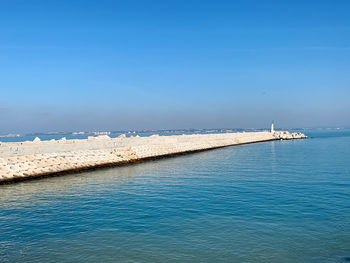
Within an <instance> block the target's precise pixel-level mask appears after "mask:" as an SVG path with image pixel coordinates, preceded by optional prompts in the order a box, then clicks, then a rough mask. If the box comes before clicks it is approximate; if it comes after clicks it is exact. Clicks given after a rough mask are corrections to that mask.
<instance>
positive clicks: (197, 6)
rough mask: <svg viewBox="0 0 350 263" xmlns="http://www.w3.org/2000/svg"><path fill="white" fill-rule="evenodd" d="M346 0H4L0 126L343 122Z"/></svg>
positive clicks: (348, 42) (349, 90) (349, 64)
mask: <svg viewBox="0 0 350 263" xmlns="http://www.w3.org/2000/svg"><path fill="white" fill-rule="evenodd" d="M349 13H350V1H346V0H344V1H339V0H338V1H337V0H335V1H320V0H319V1H295V0H294V1H263V0H259V1H258V0H256V1H250V0H244V1H203V0H202V1H199V0H198V1H193V0H186V1H180V0H168V1H164V0H163V1H151V0H149V1H136V0H135V1H103V0H102V1H86V0H81V1H79V0H70V1H29V0H23V1H16V0H0V32H1V34H0V133H9V132H20V133H25V132H49V131H75V130H119V129H162V128H163V129H169V128H250V127H256V128H260V127H265V126H269V124H270V122H271V120H274V121H275V123H276V126H277V127H325V126H332V127H337V126H350V120H349V116H350V103H349V101H350V16H349Z"/></svg>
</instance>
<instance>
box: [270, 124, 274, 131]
mask: <svg viewBox="0 0 350 263" xmlns="http://www.w3.org/2000/svg"><path fill="white" fill-rule="evenodd" d="M270 132H271V133H273V132H275V129H274V128H273V122H272V123H271V130H270Z"/></svg>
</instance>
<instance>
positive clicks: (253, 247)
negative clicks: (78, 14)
mask: <svg viewBox="0 0 350 263" xmlns="http://www.w3.org/2000/svg"><path fill="white" fill-rule="evenodd" d="M305 133H306V135H308V136H309V138H308V139H305V140H291V141H273V142H263V143H256V144H249V145H240V146H233V147H226V148H221V149H216V150H210V151H205V152H200V153H194V154H189V155H184V156H179V157H173V158H168V159H162V160H157V161H149V162H144V163H140V164H136V165H130V166H123V167H116V168H109V169H103V170H95V171H89V172H84V173H78V174H71V175H65V176H60V177H52V178H44V179H40V180H30V181H24V182H20V183H15V184H9V185H0V262H2V263H3V262H40V263H42V262H45V263H48V262H60V263H64V262H77V263H79V262H84V263H88V262H130V263H131V262H132V263H134V262H214V263H215V262H237V263H241V262H242V263H243V262H258V263H265V262H266V263H284V262H286V263H287V262H288V263H298V262H305V263H306V262H308V263H309V262H310V263H323V262H324V263H326V262H338V263H346V262H350V130H326V131H325V130H310V131H307V132H305Z"/></svg>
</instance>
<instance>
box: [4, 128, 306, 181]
mask: <svg viewBox="0 0 350 263" xmlns="http://www.w3.org/2000/svg"><path fill="white" fill-rule="evenodd" d="M304 138H307V137H306V136H305V135H304V134H302V133H289V132H287V131H277V132H269V131H263V132H238V133H222V134H191V135H173V136H159V135H152V136H149V137H139V136H134V137H133V136H132V137H126V136H125V135H121V136H119V137H117V138H110V137H109V136H107V135H102V136H98V137H89V138H88V139H75V140H66V139H65V138H62V139H60V140H50V141H41V140H40V139H39V138H36V139H35V140H33V141H26V142H8V143H0V184H6V183H15V182H19V181H23V180H28V179H34V178H42V177H49V176H58V175H64V174H71V173H77V172H81V171H86V170H93V169H98V168H104V167H114V166H122V165H128V164H133V163H139V162H143V161H148V160H154V159H161V158H167V157H172V156H177V155H183V154H189V153H195V152H200V151H206V150H211V149H218V148H222V147H228V146H234V145H242V144H249V143H257V142H265V141H273V140H291V139H304Z"/></svg>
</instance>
